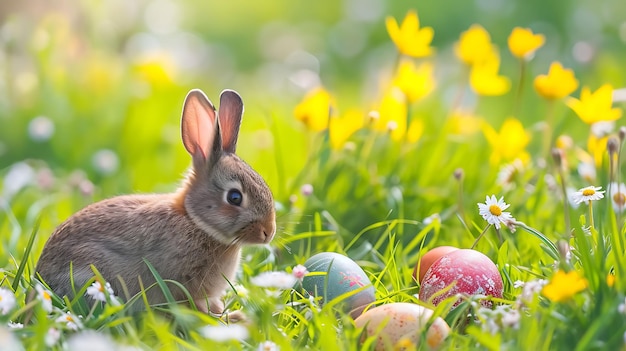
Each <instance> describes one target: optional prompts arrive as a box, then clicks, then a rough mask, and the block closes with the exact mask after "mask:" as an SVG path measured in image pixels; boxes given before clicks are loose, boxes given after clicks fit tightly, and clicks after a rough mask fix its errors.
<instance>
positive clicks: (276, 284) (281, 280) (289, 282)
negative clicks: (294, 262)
mask: <svg viewBox="0 0 626 351" xmlns="http://www.w3.org/2000/svg"><path fill="white" fill-rule="evenodd" d="M250 282H251V283H252V284H254V285H256V286H260V287H262V288H278V289H283V290H286V289H291V288H293V286H294V285H295V284H296V282H297V279H296V277H294V276H293V275H292V274H288V273H286V272H263V273H261V274H259V275H257V276H256V277H252V278H251V279H250Z"/></svg>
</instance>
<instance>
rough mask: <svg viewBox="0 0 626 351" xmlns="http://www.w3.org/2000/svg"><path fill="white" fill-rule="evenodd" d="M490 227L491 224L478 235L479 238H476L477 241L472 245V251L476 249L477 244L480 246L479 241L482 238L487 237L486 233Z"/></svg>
mask: <svg viewBox="0 0 626 351" xmlns="http://www.w3.org/2000/svg"><path fill="white" fill-rule="evenodd" d="M489 227H491V224H487V226H486V227H485V229H483V231H482V233H480V235H478V237H476V240H474V243H473V244H472V246H471V247H470V249H473V248H474V247H476V244H478V240H480V238H482V237H483V236H484V235H485V233H486V232H487V229H489Z"/></svg>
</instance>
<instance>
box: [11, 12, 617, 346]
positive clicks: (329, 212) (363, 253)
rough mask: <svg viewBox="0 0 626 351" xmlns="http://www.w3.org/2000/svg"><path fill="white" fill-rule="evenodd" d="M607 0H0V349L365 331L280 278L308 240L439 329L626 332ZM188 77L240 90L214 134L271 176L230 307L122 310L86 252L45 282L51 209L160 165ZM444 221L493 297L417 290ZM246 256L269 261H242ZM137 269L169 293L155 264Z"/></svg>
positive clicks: (493, 334) (119, 188)
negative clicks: (227, 138) (487, 270)
mask: <svg viewBox="0 0 626 351" xmlns="http://www.w3.org/2000/svg"><path fill="white" fill-rule="evenodd" d="M624 12H626V5H624V4H623V3H622V2H620V1H618V0H610V1H605V2H603V3H602V4H601V5H597V4H596V3H595V2H593V1H582V0H581V1H571V2H565V1H555V2H539V1H513V2H506V1H476V2H469V1H460V0H459V1H452V2H451V4H450V5H449V6H443V5H440V4H439V5H437V4H434V3H430V2H428V3H426V2H424V3H421V2H415V3H411V4H408V3H407V4H404V3H400V2H392V1H387V2H384V1H375V0H346V1H331V0H327V1H321V2H319V3H318V4H316V5H314V4H304V3H295V2H289V1H286V0H284V1H283V0H281V1H275V2H272V3H271V4H265V3H263V4H261V3H258V4H257V3H248V2H244V1H243V0H232V1H229V2H227V3H224V4H219V5H218V4H211V3H204V2H199V1H186V2H180V3H176V2H171V1H166V0H155V1H137V2H133V3H127V2H123V1H108V2H103V1H96V0H88V1H87V0H85V1H78V2H76V3H72V4H69V3H63V2H59V3H56V4H55V3H45V4H44V3H43V2H40V1H27V2H23V3H22V4H21V5H20V4H8V3H4V4H0V244H1V245H0V349H1V350H5V349H6V350H40V349H52V350H66V349H69V350H84V349H87V348H89V349H90V350H92V351H95V350H113V349H116V350H153V349H159V350H181V349H182V350H204V349H219V350H221V349H225V350H226V349H228V350H231V349H232V350H307V349H309V350H363V349H366V350H367V349H373V348H374V338H373V337H372V338H363V337H362V329H359V328H357V327H356V326H355V324H354V320H353V318H352V317H351V316H350V315H349V314H347V313H345V312H343V311H342V310H341V308H340V305H341V300H342V298H348V297H349V296H343V297H342V298H341V297H340V298H339V299H338V300H336V301H334V302H333V303H323V304H322V303H321V301H320V300H319V299H315V298H311V299H309V298H307V297H305V296H303V294H302V291H301V289H299V288H298V286H299V285H298V284H299V283H295V285H294V282H297V281H298V279H301V277H302V274H306V273H303V272H302V269H301V268H302V267H301V266H300V265H301V264H304V263H305V261H306V260H307V259H308V258H309V257H311V256H313V255H314V254H316V253H320V252H337V253H341V254H344V255H346V256H348V257H350V258H351V259H352V260H353V261H354V262H356V263H357V264H358V265H359V266H360V267H361V268H362V269H363V270H364V272H365V274H366V275H367V277H368V278H369V280H370V281H371V282H372V286H373V287H374V289H375V298H376V300H375V302H374V303H373V304H372V305H371V306H369V308H374V307H375V306H379V305H385V304H390V303H394V302H410V303H415V304H420V305H423V306H426V307H429V308H431V309H433V310H434V313H435V316H439V317H442V318H443V319H444V320H445V321H446V322H447V323H448V325H449V326H450V327H451V332H450V334H449V335H448V337H447V338H446V339H445V341H444V342H443V343H442V344H441V345H440V346H439V349H442V350H468V349H477V350H503V349H504V350H534V349H536V350H626V271H624V270H625V269H626V245H625V235H626V228H625V226H624V224H625V220H626V214H625V213H624V210H626V185H625V184H624V183H625V181H624V176H625V174H626V172H625V171H624V160H623V159H624V155H622V153H623V151H622V148H623V147H624V140H625V139H626V126H624V124H623V122H622V121H623V114H624V112H623V111H624V108H625V107H626V102H625V101H626V71H625V70H624V64H623V62H624V57H626V19H625V18H622V17H623V16H620V15H619V14H620V13H624ZM193 88H200V89H202V90H203V91H205V92H206V94H207V95H208V96H209V98H211V99H212V100H213V101H214V102H215V101H217V100H218V96H219V92H220V91H222V90H223V89H234V90H237V91H238V92H239V93H240V94H241V96H242V98H243V101H244V105H245V114H244V118H243V124H242V127H241V133H240V136H239V143H238V149H237V152H238V154H239V155H240V156H241V158H242V159H243V160H245V161H246V162H247V163H249V164H250V165H251V166H252V168H254V169H255V170H256V171H257V172H258V173H259V174H261V175H262V176H263V178H264V179H265V180H266V182H267V183H268V185H269V187H270V189H271V190H272V192H273V195H274V200H275V206H276V214H277V219H276V221H277V233H276V237H275V238H274V240H273V241H272V242H271V243H270V244H268V245H263V246H248V247H245V248H244V251H243V255H242V260H241V267H240V271H239V272H238V274H237V279H236V281H234V282H232V286H231V287H230V289H228V291H227V293H226V295H225V297H224V301H225V304H226V308H227V309H228V310H229V311H236V310H241V311H243V312H244V313H245V315H246V316H247V321H246V322H242V323H229V321H228V318H226V316H222V317H221V318H220V317H217V316H213V315H207V314H205V313H202V312H200V311H198V310H197V309H196V308H195V307H194V306H188V305H186V304H180V303H176V301H169V303H167V304H161V305H150V304H149V302H148V301H144V298H145V296H142V295H141V294H140V295H138V296H136V297H135V298H134V299H133V302H134V303H145V304H146V305H147V307H146V310H145V311H142V312H139V313H137V312H134V311H133V310H131V309H130V308H128V306H127V304H126V303H124V302H123V301H121V300H119V299H118V297H117V296H116V295H118V294H119V292H111V291H109V290H107V289H106V288H105V284H104V283H105V282H104V280H103V279H102V277H101V276H97V274H96V275H94V279H93V280H92V281H90V282H89V283H88V284H87V285H85V286H84V287H78V289H77V290H78V294H77V296H78V297H77V298H72V299H70V298H67V297H65V298H64V297H63V296H57V295H55V294H54V293H53V292H51V291H49V290H47V289H46V287H45V285H42V284H40V283H39V282H37V280H36V279H35V276H34V274H35V272H34V267H35V265H36V263H37V261H38V258H39V256H40V254H41V252H42V250H43V247H44V244H45V243H46V240H47V239H48V237H49V235H50V234H51V233H52V232H53V231H54V229H55V228H56V227H57V226H58V225H59V224H61V223H62V222H63V221H64V220H65V219H67V218H68V217H69V216H71V215H72V214H73V213H75V212H77V211H78V210H80V209H81V208H83V207H85V206H87V205H88V204H91V203H93V202H96V201H99V200H102V199H105V198H109V197H112V196H116V195H120V194H129V193H164V192H172V191H174V190H175V189H176V188H177V187H178V186H179V185H180V182H181V180H182V178H183V175H184V174H185V172H186V170H187V168H188V167H189V166H190V165H191V159H190V157H189V155H188V154H187V152H185V148H184V147H183V145H182V143H181V137H180V127H179V122H180V115H181V108H182V103H183V100H184V97H185V95H186V94H187V92H188V91H189V90H190V89H193ZM480 205H483V206H480ZM481 208H482V210H481ZM443 245H448V246H455V247H458V248H470V247H471V248H473V249H475V250H477V251H479V252H482V253H483V254H485V255H487V256H488V257H489V258H490V259H491V260H492V261H493V262H494V263H495V264H496V265H497V267H498V270H499V272H500V275H501V276H502V280H503V283H504V286H503V296H502V298H490V297H484V296H474V297H471V296H464V297H463V302H462V303H461V304H460V305H459V306H456V307H454V308H453V307H452V303H453V302H454V301H455V300H456V297H452V298H449V299H447V300H445V302H444V303H441V304H439V305H438V306H433V305H432V304H431V303H429V302H428V301H426V302H424V301H420V300H419V299H418V294H419V291H420V286H419V283H418V282H416V279H415V278H414V277H413V276H412V272H413V269H414V267H415V265H416V264H417V262H418V261H419V259H420V257H422V256H423V255H424V254H425V253H426V252H428V251H429V250H430V249H432V248H434V247H437V246H443ZM268 272H276V273H275V274H274V275H273V276H275V277H279V278H280V277H282V278H284V279H286V281H287V282H290V284H285V281H284V280H280V279H277V280H276V281H273V280H271V279H269V280H265V281H263V282H260V281H261V279H259V277H268V275H267V273H268ZM264 274H265V275H264ZM255 278H257V279H255ZM292 287H293V288H292ZM150 288H151V289H152V288H154V289H163V290H164V291H165V292H166V296H167V287H166V286H165V284H164V282H163V280H161V279H159V278H158V277H157V285H156V286H153V287H150ZM29 294H31V296H32V297H33V298H31V299H27V296H28V295H29ZM85 295H90V296H92V297H95V298H96V299H97V300H98V301H96V302H88V300H85V299H84V298H83V296H85ZM482 300H489V301H491V302H493V307H492V308H485V307H484V305H482V304H481V303H480V301H482ZM418 333H421V334H422V336H423V335H424V333H425V330H420V331H418ZM390 346H392V347H393V348H394V349H402V350H412V349H428V346H427V345H426V344H424V343H421V344H411V343H408V344H407V343H406V342H405V343H402V344H400V343H398V344H396V345H390Z"/></svg>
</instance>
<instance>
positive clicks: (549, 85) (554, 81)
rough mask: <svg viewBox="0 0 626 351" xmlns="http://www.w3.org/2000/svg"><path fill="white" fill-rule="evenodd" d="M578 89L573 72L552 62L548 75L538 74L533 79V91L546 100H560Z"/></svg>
mask: <svg viewBox="0 0 626 351" xmlns="http://www.w3.org/2000/svg"><path fill="white" fill-rule="evenodd" d="M576 88H578V80H577V79H576V77H575V76H574V71H572V70H571V69H564V68H563V66H562V65H561V64H560V63H559V62H552V64H551V65H550V70H549V71H548V74H547V75H546V74H540V75H538V76H537V77H536V78H535V90H536V91H537V93H539V95H541V96H542V97H544V98H546V99H548V100H556V99H562V98H564V97H566V96H568V95H569V94H571V93H572V92H573V91H574V90H576Z"/></svg>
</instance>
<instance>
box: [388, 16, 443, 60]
mask: <svg viewBox="0 0 626 351" xmlns="http://www.w3.org/2000/svg"><path fill="white" fill-rule="evenodd" d="M385 25H386V27H387V33H389V37H390V38H391V41H393V43H394V44H395V45H396V47H397V48H398V51H399V52H400V53H401V54H403V55H407V56H412V57H426V56H430V55H432V53H433V48H432V47H430V43H431V42H432V40H433V36H434V33H435V31H434V30H433V28H431V27H424V28H420V23H419V17H418V16H417V12H416V11H415V10H411V11H409V12H408V13H407V14H406V16H405V17H404V20H403V21H402V24H401V25H400V26H398V22H397V21H396V19H395V18H393V17H387V19H386V20H385Z"/></svg>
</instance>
